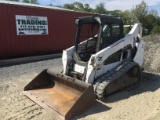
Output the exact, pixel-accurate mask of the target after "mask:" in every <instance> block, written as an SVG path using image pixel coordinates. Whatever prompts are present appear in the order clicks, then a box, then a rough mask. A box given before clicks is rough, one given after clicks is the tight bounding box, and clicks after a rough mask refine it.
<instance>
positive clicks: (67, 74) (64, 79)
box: [24, 15, 144, 119]
mask: <svg viewBox="0 0 160 120" xmlns="http://www.w3.org/2000/svg"><path fill="white" fill-rule="evenodd" d="M75 23H76V25H77V32H76V38H75V44H74V46H72V47H70V48H68V49H66V50H64V51H63V55H62V62H63V71H62V72H61V73H56V72H54V70H53V69H48V70H44V71H42V72H41V73H40V74H39V75H38V76H37V77H36V78H34V79H33V80H32V81H31V82H30V83H29V84H28V85H27V86H26V87H25V88H24V94H25V95H27V96H28V97H29V98H30V99H32V100H33V101H35V102H36V103H38V104H39V105H40V106H42V107H44V108H45V109H47V110H49V111H50V112H52V113H54V114H55V115H57V117H59V118H61V119H71V118H73V117H74V116H76V115H78V114H80V113H82V112H84V111H85V110H87V109H88V108H90V107H91V106H93V105H94V104H95V103H96V98H97V99H99V100H102V101H103V100H104V99H105V97H106V96H107V95H109V94H111V93H113V92H116V91H118V90H120V89H123V88H125V87H127V86H130V85H132V84H135V83H138V82H139V81H140V80H141V71H142V70H143V59H144V41H143V40H142V27H141V25H140V24H139V23H137V24H135V25H134V26H133V28H132V29H131V31H130V32H129V33H128V34H127V35H125V36H124V34H123V22H122V21H121V20H120V19H117V18H114V17H110V16H103V15H99V16H87V17H79V18H77V19H75Z"/></svg>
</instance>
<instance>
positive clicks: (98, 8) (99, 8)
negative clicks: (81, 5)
mask: <svg viewBox="0 0 160 120" xmlns="http://www.w3.org/2000/svg"><path fill="white" fill-rule="evenodd" d="M95 12H96V13H99V14H107V10H106V9H105V6H104V3H102V2H101V3H99V4H98V5H96V8H95Z"/></svg>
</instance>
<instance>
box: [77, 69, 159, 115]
mask: <svg viewBox="0 0 160 120" xmlns="http://www.w3.org/2000/svg"><path fill="white" fill-rule="evenodd" d="M159 88H160V75H158V74H153V73H147V72H143V77H142V81H141V82H140V83H139V84H136V85H132V86H131V87H128V88H126V89H123V90H122V91H120V92H116V93H114V94H111V95H109V96H108V97H106V99H105V101H104V103H101V102H98V103H97V104H96V105H95V106H93V107H92V108H90V109H89V110H88V111H87V112H85V113H83V114H81V115H80V116H78V118H83V117H85V116H88V115H92V114H97V113H101V112H104V111H107V110H110V109H111V108H110V107H108V106H106V105H105V104H106V103H113V102H117V101H119V100H123V99H127V98H129V97H131V96H134V95H138V94H141V93H144V92H154V91H156V90H157V89H159Z"/></svg>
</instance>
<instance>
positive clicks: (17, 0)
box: [7, 0, 19, 2]
mask: <svg viewBox="0 0 160 120" xmlns="http://www.w3.org/2000/svg"><path fill="white" fill-rule="evenodd" d="M7 1H16V2H19V0H7Z"/></svg>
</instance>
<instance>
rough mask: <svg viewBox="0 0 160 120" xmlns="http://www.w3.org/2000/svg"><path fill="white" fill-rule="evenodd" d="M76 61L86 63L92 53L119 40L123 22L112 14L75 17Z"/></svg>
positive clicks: (121, 35)
mask: <svg viewBox="0 0 160 120" xmlns="http://www.w3.org/2000/svg"><path fill="white" fill-rule="evenodd" d="M75 23H76V25H77V33H76V40H75V49H76V50H75V53H74V55H73V57H74V60H75V62H76V63H77V62H78V64H80V65H86V64H87V62H88V61H89V59H90V57H91V55H92V54H95V53H97V52H99V51H100V50H102V49H104V48H106V47H108V46H109V45H111V44H113V43H114V42H116V41H118V40H119V39H121V38H122V37H124V35H123V22H122V21H121V20H120V19H117V18H114V17H111V16H104V15H100V16H87V17H79V18H77V19H75Z"/></svg>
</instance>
